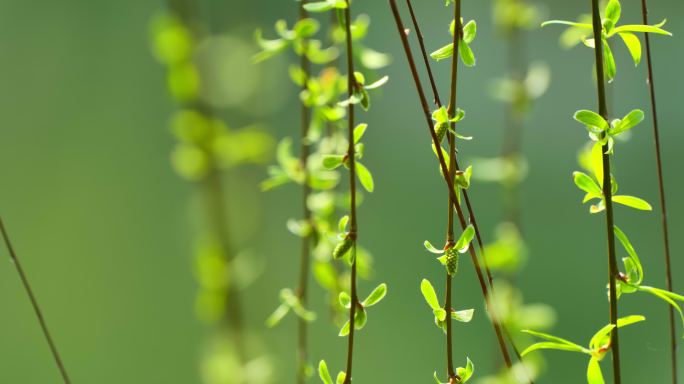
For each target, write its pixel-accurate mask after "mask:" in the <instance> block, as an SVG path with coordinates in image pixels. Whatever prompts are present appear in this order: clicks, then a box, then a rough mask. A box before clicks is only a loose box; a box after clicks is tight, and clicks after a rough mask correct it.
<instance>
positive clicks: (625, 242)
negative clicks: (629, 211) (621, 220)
mask: <svg viewBox="0 0 684 384" xmlns="http://www.w3.org/2000/svg"><path fill="white" fill-rule="evenodd" d="M615 237H617V238H618V240H619V241H620V243H621V244H622V246H623V247H624V248H625V250H626V251H627V254H629V258H630V260H632V264H633V265H634V267H635V268H636V269H637V276H638V278H637V281H633V282H632V283H634V284H637V285H638V284H641V281H642V280H643V277H644V269H643V267H642V266H641V261H640V260H639V255H637V253H636V250H635V249H634V247H633V246H632V243H631V242H630V241H629V238H628V237H627V235H625V233H624V232H622V230H621V229H620V228H618V226H617V225H616V226H615Z"/></svg>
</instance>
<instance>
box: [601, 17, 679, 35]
mask: <svg viewBox="0 0 684 384" xmlns="http://www.w3.org/2000/svg"><path fill="white" fill-rule="evenodd" d="M664 24H665V20H664V21H663V22H662V23H660V24H658V25H638V24H637V25H621V26H619V27H616V28H615V29H613V31H612V32H611V35H614V34H616V33H622V32H644V33H656V34H658V35H666V36H672V33H670V32H668V31H666V30H664V29H662V28H660V27H661V26H663V25H664Z"/></svg>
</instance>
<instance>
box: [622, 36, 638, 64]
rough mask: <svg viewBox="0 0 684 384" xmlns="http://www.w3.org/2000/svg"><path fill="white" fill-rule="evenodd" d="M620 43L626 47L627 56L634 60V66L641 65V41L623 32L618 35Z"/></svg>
mask: <svg viewBox="0 0 684 384" xmlns="http://www.w3.org/2000/svg"><path fill="white" fill-rule="evenodd" d="M619 35H620V37H621V38H622V41H623V42H624V43H625V45H626V46H627V49H628V50H629V54H630V55H632V60H634V65H635V66H638V65H639V63H641V41H640V40H639V38H638V37H637V36H636V35H635V34H633V33H629V32H623V33H620V34H619Z"/></svg>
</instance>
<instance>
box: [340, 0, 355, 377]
mask: <svg viewBox="0 0 684 384" xmlns="http://www.w3.org/2000/svg"><path fill="white" fill-rule="evenodd" d="M346 1H347V8H346V9H345V10H344V20H345V25H344V28H345V34H346V43H347V88H348V90H347V91H348V92H347V93H348V96H349V97H350V98H351V97H352V96H353V95H354V90H355V88H356V87H357V84H356V78H355V77H354V47H353V42H352V33H351V1H350V0H346ZM348 109H349V110H348V116H347V123H348V126H347V131H348V132H347V133H348V135H347V140H348V141H349V148H348V150H347V160H348V161H349V193H350V194H351V206H350V208H349V209H350V215H349V216H350V222H351V223H350V231H349V236H351V239H352V240H353V245H352V250H351V252H352V266H351V308H350V309H349V336H348V344H347V369H346V371H345V373H346V377H345V379H344V384H350V383H351V380H352V368H353V361H354V333H355V332H354V330H355V328H356V327H355V324H354V319H355V318H356V307H357V306H358V305H359V298H358V295H357V293H356V240H357V238H358V224H357V222H356V159H355V157H356V150H355V148H354V111H355V109H354V104H353V103H349V108H348Z"/></svg>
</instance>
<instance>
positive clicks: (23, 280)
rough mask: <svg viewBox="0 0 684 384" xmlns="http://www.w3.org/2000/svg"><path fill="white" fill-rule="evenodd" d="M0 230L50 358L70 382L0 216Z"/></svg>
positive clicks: (68, 382)
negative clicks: (48, 350) (47, 347)
mask: <svg viewBox="0 0 684 384" xmlns="http://www.w3.org/2000/svg"><path fill="white" fill-rule="evenodd" d="M0 232H2V238H3V240H4V242H5V247H7V252H9V255H10V260H12V263H13V264H14V266H15V268H16V269H17V273H18V274H19V278H20V279H21V283H22V284H23V286H24V290H25V291H26V294H27V295H28V297H29V300H30V301H31V306H32V307H33V312H35V315H36V318H37V319H38V323H39V324H40V328H41V329H42V331H43V336H44V337H45V340H46V341H47V343H48V346H49V347H50V352H52V358H53V359H54V360H55V363H56V364H57V368H58V369H59V373H60V374H61V375H62V380H63V381H64V384H70V383H71V380H70V379H69V375H68V374H67V371H66V368H65V367H64V363H63V362H62V358H61V356H60V354H59V351H58V350H57V345H56V344H55V342H54V340H53V339H52V335H51V334H50V330H48V327H47V322H46V321H45V317H43V311H42V310H41V309H40V306H39V305H38V299H36V296H35V295H34V294H33V289H32V288H31V284H30V283H29V280H28V277H27V276H26V273H25V272H24V269H23V268H22V267H21V263H20V262H19V258H18V257H17V254H16V252H15V251H14V247H13V246H12V242H11V241H10V238H9V234H8V233H7V230H6V229H5V223H4V222H3V221H2V217H0Z"/></svg>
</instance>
